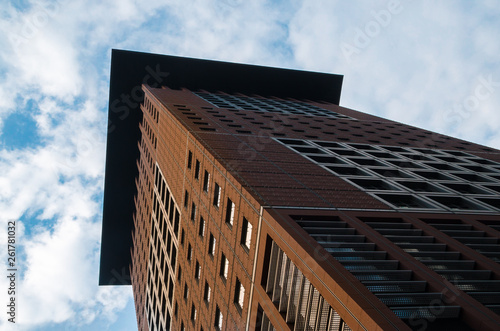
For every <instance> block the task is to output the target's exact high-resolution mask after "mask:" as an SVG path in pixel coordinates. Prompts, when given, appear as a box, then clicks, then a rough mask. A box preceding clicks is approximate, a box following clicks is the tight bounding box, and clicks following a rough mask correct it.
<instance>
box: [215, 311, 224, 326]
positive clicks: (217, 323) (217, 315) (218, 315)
mask: <svg viewBox="0 0 500 331" xmlns="http://www.w3.org/2000/svg"><path fill="white" fill-rule="evenodd" d="M222 319H223V318H222V313H221V311H220V309H219V306H215V321H214V326H215V328H216V329H217V330H222Z"/></svg>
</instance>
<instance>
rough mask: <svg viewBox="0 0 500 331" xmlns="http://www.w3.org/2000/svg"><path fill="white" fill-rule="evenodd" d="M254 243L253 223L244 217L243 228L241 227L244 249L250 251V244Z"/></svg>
mask: <svg viewBox="0 0 500 331" xmlns="http://www.w3.org/2000/svg"><path fill="white" fill-rule="evenodd" d="M251 241H252V223H250V222H248V220H247V219H246V218H245V217H243V222H242V227H241V241H240V243H241V244H242V245H243V247H246V248H247V249H250V244H251Z"/></svg>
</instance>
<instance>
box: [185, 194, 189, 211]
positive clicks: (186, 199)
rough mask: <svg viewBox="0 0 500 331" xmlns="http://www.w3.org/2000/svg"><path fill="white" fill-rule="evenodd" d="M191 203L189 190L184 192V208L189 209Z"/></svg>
mask: <svg viewBox="0 0 500 331" xmlns="http://www.w3.org/2000/svg"><path fill="white" fill-rule="evenodd" d="M188 203H189V192H188V191H186V192H184V208H186V209H187V207H188Z"/></svg>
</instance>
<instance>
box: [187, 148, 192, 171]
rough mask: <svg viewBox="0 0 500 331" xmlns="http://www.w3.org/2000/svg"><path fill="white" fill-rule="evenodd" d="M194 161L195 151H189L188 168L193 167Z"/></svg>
mask: <svg viewBox="0 0 500 331" xmlns="http://www.w3.org/2000/svg"><path fill="white" fill-rule="evenodd" d="M192 162H193V153H192V152H191V151H189V153H188V164H187V168H188V169H191V163H192Z"/></svg>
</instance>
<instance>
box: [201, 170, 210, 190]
mask: <svg viewBox="0 0 500 331" xmlns="http://www.w3.org/2000/svg"><path fill="white" fill-rule="evenodd" d="M209 185H210V174H209V173H208V171H206V170H205V174H204V175H203V191H204V192H208V186H209Z"/></svg>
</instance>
